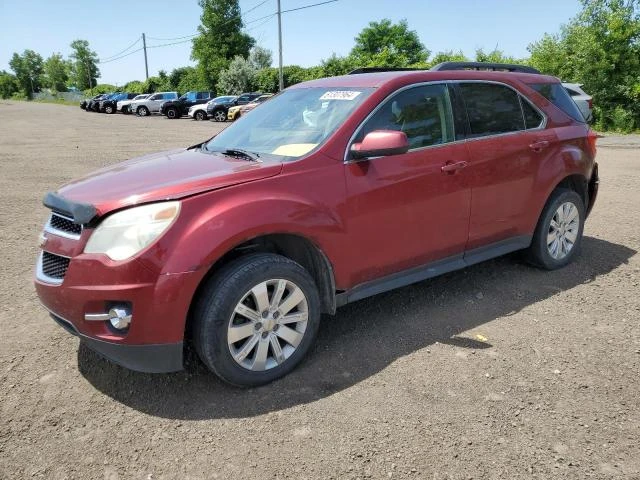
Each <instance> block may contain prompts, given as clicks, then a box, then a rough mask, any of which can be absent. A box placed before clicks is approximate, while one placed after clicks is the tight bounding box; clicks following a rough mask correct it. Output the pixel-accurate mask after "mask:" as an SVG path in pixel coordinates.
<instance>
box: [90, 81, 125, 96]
mask: <svg viewBox="0 0 640 480" xmlns="http://www.w3.org/2000/svg"><path fill="white" fill-rule="evenodd" d="M118 90H119V89H118V88H117V87H116V86H115V85H111V84H109V83H100V84H98V85H96V86H94V87H93V88H90V89H87V90H85V93H86V94H87V95H88V96H93V95H98V94H101V93H113V92H117V91H118Z"/></svg>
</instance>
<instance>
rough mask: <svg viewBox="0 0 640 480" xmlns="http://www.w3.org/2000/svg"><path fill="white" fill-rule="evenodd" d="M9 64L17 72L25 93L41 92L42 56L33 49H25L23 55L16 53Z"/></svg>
mask: <svg viewBox="0 0 640 480" xmlns="http://www.w3.org/2000/svg"><path fill="white" fill-rule="evenodd" d="M9 66H10V67H11V70H13V71H14V72H15V74H16V78H17V80H18V84H19V85H20V89H21V90H22V92H23V93H24V94H25V95H29V96H30V95H31V94H33V93H34V92H39V91H40V88H41V86H42V73H43V62H42V57H41V56H40V55H39V54H37V53H36V52H34V51H33V50H25V51H24V52H23V53H22V55H18V54H17V53H14V54H13V56H12V57H11V60H10V61H9Z"/></svg>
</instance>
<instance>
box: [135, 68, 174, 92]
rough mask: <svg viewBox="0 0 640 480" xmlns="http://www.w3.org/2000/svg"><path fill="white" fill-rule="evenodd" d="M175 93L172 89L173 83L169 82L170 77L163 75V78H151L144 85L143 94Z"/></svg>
mask: <svg viewBox="0 0 640 480" xmlns="http://www.w3.org/2000/svg"><path fill="white" fill-rule="evenodd" d="M170 91H173V90H172V88H171V83H170V82H169V77H168V76H167V75H166V73H165V75H163V76H162V77H161V76H160V75H158V76H157V77H149V78H148V79H146V80H145V81H144V82H143V83H142V92H141V93H155V92H170Z"/></svg>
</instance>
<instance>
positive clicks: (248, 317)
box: [227, 279, 309, 371]
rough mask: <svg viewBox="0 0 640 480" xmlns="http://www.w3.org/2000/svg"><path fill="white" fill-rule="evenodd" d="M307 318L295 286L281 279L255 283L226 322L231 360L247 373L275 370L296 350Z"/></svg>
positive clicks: (305, 306) (302, 297)
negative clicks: (248, 371) (247, 371)
mask: <svg viewBox="0 0 640 480" xmlns="http://www.w3.org/2000/svg"><path fill="white" fill-rule="evenodd" d="M308 319H309V307H308V302H307V298H306V296H305V294H304V292H303V291H302V289H301V288H300V287H299V286H298V285H296V284H295V283H293V282H292V281H290V280H284V279H272V280H267V281H265V282H262V283H259V284H258V285H255V286H254V287H253V288H251V290H249V291H248V292H246V293H245V295H244V296H243V297H242V299H241V300H240V301H239V302H238V304H237V305H236V307H235V308H234V310H233V313H232V314H231V318H230V319H229V323H228V328H227V344H228V346H229V352H230V353H231V357H232V358H233V359H234V360H235V362H236V363H237V364H238V365H240V366H241V367H243V368H245V369H247V370H251V371H265V370H270V369H272V368H275V367H277V366H279V365H281V364H282V363H284V362H285V361H286V360H287V359H288V358H289V357H290V356H291V355H292V354H293V353H294V352H295V351H296V349H297V348H298V346H299V345H300V343H301V342H302V339H303V337H304V334H305V330H306V328H307V321H308Z"/></svg>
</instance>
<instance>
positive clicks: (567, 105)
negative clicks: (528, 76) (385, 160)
mask: <svg viewBox="0 0 640 480" xmlns="http://www.w3.org/2000/svg"><path fill="white" fill-rule="evenodd" d="M529 86H530V87H531V88H533V89H534V90H535V91H536V92H538V93H539V94H540V95H542V96H543V97H544V98H546V99H547V100H549V101H550V102H551V103H553V104H554V105H555V106H556V107H558V108H559V109H560V110H562V111H563V112H564V113H566V114H567V115H569V116H570V117H571V118H573V119H574V120H577V121H578V122H582V123H584V117H583V116H582V113H580V110H579V109H578V107H577V105H576V104H575V102H574V101H573V100H572V98H571V97H570V96H569V94H568V93H567V90H566V89H565V88H564V87H563V86H562V85H561V84H559V83H532V84H529Z"/></svg>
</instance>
